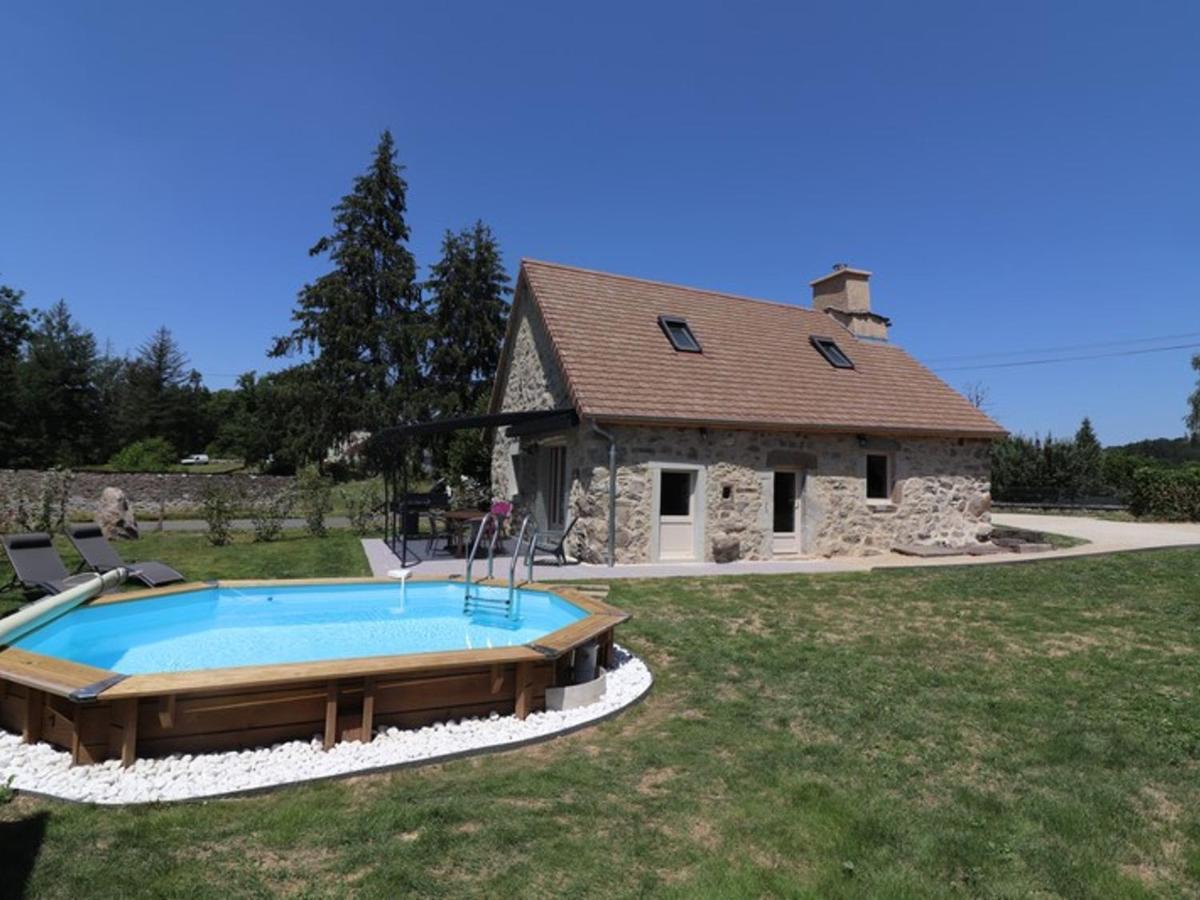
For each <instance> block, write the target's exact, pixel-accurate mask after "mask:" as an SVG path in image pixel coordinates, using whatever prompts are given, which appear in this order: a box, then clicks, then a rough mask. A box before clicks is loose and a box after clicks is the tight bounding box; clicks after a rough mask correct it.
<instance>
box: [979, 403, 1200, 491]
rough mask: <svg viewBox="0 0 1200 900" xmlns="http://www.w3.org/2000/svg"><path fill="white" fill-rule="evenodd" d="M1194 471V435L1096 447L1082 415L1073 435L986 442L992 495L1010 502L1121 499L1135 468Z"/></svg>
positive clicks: (1198, 448) (1133, 486)
mask: <svg viewBox="0 0 1200 900" xmlns="http://www.w3.org/2000/svg"><path fill="white" fill-rule="evenodd" d="M1147 471H1149V472H1166V473H1171V472H1178V473H1181V474H1187V473H1188V472H1191V471H1195V472H1200V437H1198V436H1197V435H1194V434H1193V435H1191V436H1189V437H1184V438H1177V439H1167V438H1161V439H1158V440H1149V441H1139V442H1137V443H1133V444H1127V445H1124V446H1119V447H1108V448H1102V447H1101V446H1100V442H1099V441H1098V440H1097V439H1096V432H1095V430H1094V429H1093V428H1092V423H1091V421H1090V420H1088V419H1086V418H1085V419H1084V420H1083V422H1082V423H1081V424H1080V426H1079V430H1078V431H1077V432H1076V433H1075V436H1074V437H1073V438H1067V439H1063V438H1056V437H1054V436H1053V435H1047V436H1046V437H1044V438H1042V437H1038V436H1034V437H1026V436H1024V435H1012V436H1009V437H1008V438H1005V439H1004V440H1002V441H998V442H996V443H995V444H994V445H993V447H992V496H993V497H995V499H997V500H1000V501H1007V502H1012V503H1060V502H1061V503H1075V502H1079V501H1083V500H1089V499H1090V500H1103V501H1109V502H1119V503H1127V502H1129V501H1130V500H1131V499H1132V498H1133V497H1134V495H1135V494H1136V492H1137V489H1138V487H1137V486H1138V473H1139V472H1147Z"/></svg>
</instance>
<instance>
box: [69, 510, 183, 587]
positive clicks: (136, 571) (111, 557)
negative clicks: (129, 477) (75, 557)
mask: <svg viewBox="0 0 1200 900" xmlns="http://www.w3.org/2000/svg"><path fill="white" fill-rule="evenodd" d="M67 538H68V539H69V540H70V541H71V543H72V544H73V545H74V546H75V549H76V550H78V551H79V555H80V556H82V557H83V562H84V565H86V566H87V567H88V568H89V569H91V570H93V571H95V572H99V573H101V574H104V573H105V572H109V571H111V570H113V569H115V568H117V567H119V566H124V567H125V568H127V569H128V570H129V577H130V578H136V579H137V580H138V581H140V582H141V583H142V584H144V585H146V586H147V587H158V586H159V585H163V584H174V583H175V582H178V581H186V580H187V579H185V578H184V577H183V576H182V575H181V574H179V573H178V572H176V571H175V570H174V569H172V568H171V567H170V566H168V565H164V564H163V563H160V562H153V561H147V562H130V563H127V562H125V560H123V559H121V554H119V553H117V551H116V550H115V549H114V548H113V545H112V544H110V543H109V542H108V538H106V537H105V536H104V532H103V531H101V530H100V526H99V525H68V526H67Z"/></svg>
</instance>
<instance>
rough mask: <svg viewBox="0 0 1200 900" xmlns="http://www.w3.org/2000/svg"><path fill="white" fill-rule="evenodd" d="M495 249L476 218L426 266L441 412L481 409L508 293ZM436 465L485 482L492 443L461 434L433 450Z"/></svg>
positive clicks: (432, 366) (432, 368)
mask: <svg viewBox="0 0 1200 900" xmlns="http://www.w3.org/2000/svg"><path fill="white" fill-rule="evenodd" d="M508 285H509V278H508V273H507V272H505V270H504V262H503V259H502V258H501V254H500V247H499V245H498V243H497V241H496V237H495V235H494V234H492V230H491V229H490V228H488V226H487V225H485V224H484V223H483V222H481V221H477V222H475V224H474V225H472V226H470V227H469V228H464V229H463V230H462V231H459V232H458V233H454V232H450V231H447V232H446V234H445V236H444V237H443V238H442V258H441V259H440V260H439V261H438V262H437V264H436V265H434V266H433V267H432V269H431V270H430V279H429V281H428V282H427V283H426V287H427V288H428V290H429V292H430V300H431V311H430V314H431V318H432V335H433V337H432V340H431V342H430V353H429V377H430V381H431V383H432V394H433V403H434V405H435V407H436V409H437V411H438V413H439V414H441V415H443V416H464V415H472V414H475V413H482V412H484V411H486V408H487V404H488V400H489V397H490V394H491V388H492V381H493V379H494V378H495V375H496V366H497V365H498V363H499V361H500V345H501V342H502V341H503V339H504V322H505V317H506V314H507V311H508V301H507V299H506V298H507V297H508V295H509V294H510V293H511V291H510V289H509V287H508ZM434 454H435V460H436V462H437V463H438V465H439V467H444V468H446V469H447V470H448V471H449V473H450V474H451V475H452V476H459V475H466V476H468V477H470V478H473V479H475V480H477V481H480V482H486V481H487V479H488V477H489V474H488V473H489V469H490V467H491V454H490V448H488V447H487V446H486V445H485V442H484V437H483V434H482V433H481V432H479V431H461V432H456V433H455V434H454V435H452V436H451V437H450V438H449V440H448V441H445V442H439V443H438V444H437V445H436V446H435V447H434Z"/></svg>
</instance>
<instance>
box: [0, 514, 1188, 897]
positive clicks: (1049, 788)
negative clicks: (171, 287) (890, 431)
mask: <svg viewBox="0 0 1200 900" xmlns="http://www.w3.org/2000/svg"><path fill="white" fill-rule="evenodd" d="M354 549H355V546H354V544H353V542H352V541H351V540H347V539H346V538H345V537H344V536H336V537H333V538H330V539H327V541H326V542H324V543H321V542H317V541H314V540H313V539H309V538H293V539H291V540H289V541H286V542H283V543H280V544H277V545H267V546H254V545H239V546H236V547H232V548H224V549H219V550H218V549H213V548H208V547H207V545H204V544H203V541H202V539H200V538H195V537H190V536H174V535H168V536H164V537H158V536H156V537H154V538H152V539H147V540H146V541H144V542H143V547H142V548H139V553H140V554H141V555H144V556H158V557H160V558H162V559H163V560H165V561H167V562H170V563H172V564H175V565H177V566H179V567H180V568H183V569H184V570H185V571H186V572H187V573H188V574H189V575H193V576H196V577H212V576H215V575H248V574H255V575H317V574H320V575H332V574H354V573H357V572H359V571H362V568H363V566H362V562H361V559H360V558H358V557H356V556H355V553H354V552H352V551H353V550H354ZM1198 584H1200V552H1196V551H1190V550H1180V551H1163V552H1155V553H1139V554H1127V555H1123V556H1109V557H1099V558H1093V559H1079V560H1065V561H1043V562H1037V563H1031V564H1027V565H1019V566H995V567H991V566H975V567H964V568H957V569H950V568H948V569H940V570H938V569H921V570H892V571H887V572H878V573H873V574H862V575H833V576H828V575H827V576H783V577H745V578H742V577H732V578H722V579H707V580H671V581H666V580H664V581H641V582H616V583H614V585H613V591H612V594H611V597H610V599H611V600H612V602H614V603H616V604H617V605H619V606H622V607H624V608H626V609H628V610H629V611H631V612H632V613H634V615H635V618H634V620H633V621H632V622H630V623H629V624H628V625H627V626H624V627H623V628H622V629H621V633H620V634H619V639H620V640H622V641H623V642H624V643H625V644H627V645H629V646H630V647H631V648H632V649H634V650H635V651H636V652H638V653H640V654H642V655H643V656H644V657H645V658H646V659H647V661H648V662H649V663H650V665H651V667H652V668H653V670H654V672H655V674H656V678H657V681H656V685H655V688H654V690H653V692H652V693H651V694H650V696H649V697H648V698H647V699H646V700H645V701H644V702H643V703H642V704H641V705H640V706H638V707H637V708H635V709H633V710H630V711H628V712H627V713H625V714H623V715H622V716H620V717H618V718H617V719H615V720H612V721H610V722H608V723H606V724H604V725H602V726H600V727H598V728H596V729H593V730H590V731H586V732H583V733H580V734H577V735H574V736H571V737H568V738H565V739H562V740H559V741H555V742H552V743H549V744H544V745H540V746H537V747H534V748H530V749H525V750H521V751H518V752H514V753H510V754H504V755H498V756H491V757H480V758H475V759H472V760H465V761H460V762H456V763H452V764H447V765H442V766H433V767H428V768H425V769H419V770H414V771H408V772H400V773H396V774H393V775H384V776H372V777H367V778H361V779H357V780H352V781H346V782H337V783H327V784H324V785H319V786H311V787H303V788H296V789H290V790H284V791H281V792H277V793H275V794H272V795H267V796H261V797H255V798H251V799H245V800H236V801H216V802H209V803H206V804H196V805H183V806H166V807H159V808H143V809H127V810H102V809H90V808H87V807H80V806H71V805H66V804H57V803H48V802H42V801H37V800H33V799H30V798H24V797H18V798H17V799H15V800H13V801H12V802H10V803H8V804H6V805H3V806H0V871H2V872H3V875H4V877H3V879H2V880H3V881H4V883H5V884H6V886H7V889H8V890H9V892H13V891H14V890H19V886H20V885H22V884H24V885H25V887H26V888H27V891H28V893H29V895H31V896H39V897H40V896H46V897H82V896H87V897H104V896H108V897H133V896H157V897H187V898H192V897H217V898H231V897H243V896H251V897H255V896H260V897H261V896H272V895H279V894H285V895H291V896H299V897H343V896H369V897H398V896H411V895H424V896H537V895H567V896H580V897H582V896H606V897H632V896H644V895H664V896H679V897H684V896H686V897H693V896H709V897H742V896H763V895H786V896H809V897H842V896H855V897H881V896H882V897H962V896H983V897H1017V896H1020V897H1025V896H1044V897H1126V896H1128V897H1140V896H1193V897H1194V896H1197V894H1200V705H1198V704H1197V702H1196V701H1197V696H1196V692H1197V686H1198V685H1200V679H1198V678H1197V662H1198V661H1200V591H1198V590H1197V585H1198Z"/></svg>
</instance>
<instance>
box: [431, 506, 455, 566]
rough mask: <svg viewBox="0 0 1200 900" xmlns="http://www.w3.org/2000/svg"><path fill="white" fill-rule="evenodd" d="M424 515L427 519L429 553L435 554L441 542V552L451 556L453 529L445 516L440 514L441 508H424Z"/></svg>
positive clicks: (452, 551)
mask: <svg viewBox="0 0 1200 900" xmlns="http://www.w3.org/2000/svg"><path fill="white" fill-rule="evenodd" d="M425 517H426V518H427V519H428V520H429V555H430V556H433V555H434V554H436V553H437V552H438V551H439V547H438V544H441V547H440V550H441V552H443V553H446V554H449V555H451V556H452V555H453V554H454V547H453V541H454V529H452V528H451V527H450V523H449V522H447V521H446V517H445V516H444V515H442V512H441V510H438V509H434V508H430V509H428V510H426V511H425Z"/></svg>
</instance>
